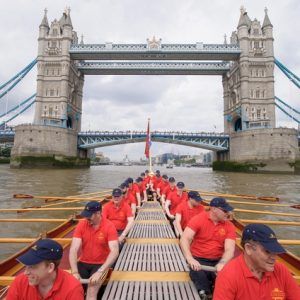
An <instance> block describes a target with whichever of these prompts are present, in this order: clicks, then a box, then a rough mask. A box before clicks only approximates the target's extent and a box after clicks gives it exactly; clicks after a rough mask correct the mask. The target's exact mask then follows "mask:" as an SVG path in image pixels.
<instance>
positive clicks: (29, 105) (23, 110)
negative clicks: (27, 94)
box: [0, 99, 35, 126]
mask: <svg viewBox="0 0 300 300" xmlns="http://www.w3.org/2000/svg"><path fill="white" fill-rule="evenodd" d="M34 102H35V99H34V100H33V101H31V102H30V103H29V104H28V105H27V106H25V107H24V108H23V109H22V110H21V111H20V112H18V113H17V114H15V115H13V116H12V117H11V118H10V119H8V120H6V121H3V122H2V123H0V126H2V125H4V124H5V123H8V122H10V121H12V120H13V119H15V118H16V117H17V116H19V115H20V114H22V113H23V112H25V111H26V110H27V109H28V108H29V107H31V105H32V104H33V103H34Z"/></svg>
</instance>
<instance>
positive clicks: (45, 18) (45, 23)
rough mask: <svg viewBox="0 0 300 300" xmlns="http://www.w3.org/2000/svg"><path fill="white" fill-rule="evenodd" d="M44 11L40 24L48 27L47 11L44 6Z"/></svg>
mask: <svg viewBox="0 0 300 300" xmlns="http://www.w3.org/2000/svg"><path fill="white" fill-rule="evenodd" d="M44 12H45V13H44V17H43V20H42V23H41V24H40V26H45V27H47V28H49V23H48V18H47V12H48V10H47V8H45V10H44Z"/></svg>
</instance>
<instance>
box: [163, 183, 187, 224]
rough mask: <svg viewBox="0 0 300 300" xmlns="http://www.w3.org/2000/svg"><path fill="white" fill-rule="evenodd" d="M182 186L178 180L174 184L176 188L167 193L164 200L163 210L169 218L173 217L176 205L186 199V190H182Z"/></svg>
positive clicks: (172, 218)
mask: <svg viewBox="0 0 300 300" xmlns="http://www.w3.org/2000/svg"><path fill="white" fill-rule="evenodd" d="M184 186H185V185H184V183H183V182H182V181H179V182H177V184H176V189H175V190H174V191H173V192H172V193H169V194H168V197H167V199H166V202H165V211H166V214H167V217H168V218H169V219H170V220H174V219H175V213H176V208H177V206H178V205H179V204H181V203H183V202H186V201H187V199H188V195H187V192H185V191H184V190H183V189H184Z"/></svg>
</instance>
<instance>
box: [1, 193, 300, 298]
mask: <svg viewBox="0 0 300 300" xmlns="http://www.w3.org/2000/svg"><path fill="white" fill-rule="evenodd" d="M104 201H108V199H107V198H106V199H105V200H104ZM77 221H78V218H77V217H75V218H70V219H67V220H65V221H64V222H63V223H61V224H59V225H58V226H56V227H55V228H54V229H52V230H50V231H48V232H46V233H45V234H44V235H40V236H39V237H38V238H36V239H23V242H29V244H28V245H27V246H26V247H24V248H23V249H22V250H20V251H19V252H18V253H16V254H14V255H12V256H10V257H9V258H7V259H6V260H4V261H2V262H0V287H1V288H2V289H3V291H5V289H6V287H7V286H8V285H9V284H10V283H11V281H12V280H13V278H14V276H16V275H17V274H19V273H20V272H22V268H23V266H22V265H21V264H20V263H18V261H17V260H16V258H17V257H18V256H20V255H22V254H23V253H25V252H26V251H27V250H28V249H30V248H31V247H32V246H33V244H34V243H35V242H36V241H37V240H38V239H40V238H43V237H48V238H53V239H56V240H57V241H59V242H60V243H61V244H62V245H63V247H64V255H63V258H62V261H61V267H62V268H63V269H66V270H69V269H70V265H69V260H68V256H69V248H70V244H71V237H72V235H73V231H74V228H75V226H76V224H77ZM232 221H233V223H234V225H235V227H236V231H237V234H238V235H239V236H241V232H242V230H243V228H244V226H245V223H243V222H241V221H240V220H238V219H236V218H233V220H232ZM136 222H137V223H138V222H139V221H136ZM16 240H17V239H16ZM11 241H12V242H13V239H12V240H11ZM21 241H22V240H21ZM128 242H130V241H129V240H128ZM173 242H174V241H173ZM239 253H241V247H240V244H239V241H238V242H237V244H236V255H238V254H239ZM279 259H280V260H281V261H282V262H283V263H284V264H285V265H286V266H287V267H288V268H289V270H290V271H291V273H292V274H293V275H294V277H295V278H296V280H297V282H298V283H299V284H300V258H299V257H297V256H295V255H293V254H292V253H290V252H287V253H284V254H280V255H279ZM108 276H109V275H108ZM0 299H2V298H1V290H0Z"/></svg>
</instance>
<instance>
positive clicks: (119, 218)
mask: <svg viewBox="0 0 300 300" xmlns="http://www.w3.org/2000/svg"><path fill="white" fill-rule="evenodd" d="M102 215H103V217H104V218H107V219H108V220H110V221H111V222H112V223H114V225H115V227H116V229H117V230H124V229H125V227H126V225H127V218H129V217H132V211H131V208H130V206H129V205H128V204H127V203H126V202H124V201H122V202H121V203H120V206H119V207H116V206H115V205H114V203H113V202H109V203H107V204H105V205H104V207H103V211H102Z"/></svg>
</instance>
